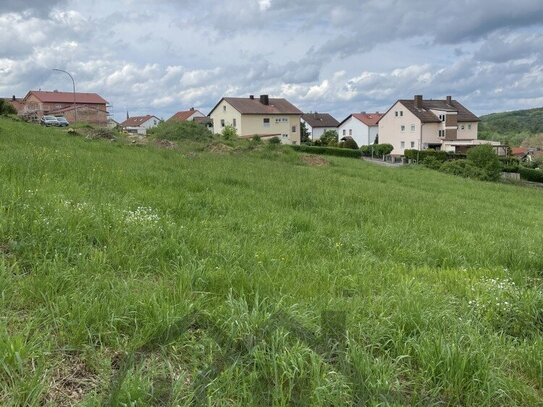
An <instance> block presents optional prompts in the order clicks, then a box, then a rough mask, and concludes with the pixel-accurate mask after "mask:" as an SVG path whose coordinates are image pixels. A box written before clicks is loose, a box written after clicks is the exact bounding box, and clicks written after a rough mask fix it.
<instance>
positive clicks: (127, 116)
mask: <svg viewBox="0 0 543 407" xmlns="http://www.w3.org/2000/svg"><path fill="white" fill-rule="evenodd" d="M128 119H130V115H129V114H128V110H127V111H126V120H128Z"/></svg>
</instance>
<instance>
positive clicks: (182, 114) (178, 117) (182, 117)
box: [168, 109, 204, 122]
mask: <svg viewBox="0 0 543 407" xmlns="http://www.w3.org/2000/svg"><path fill="white" fill-rule="evenodd" d="M194 113H200V114H201V115H202V116H204V114H203V113H202V112H200V111H199V110H194V109H192V110H185V111H182V112H177V113H176V114H174V115H173V116H172V117H170V118H169V119H168V121H170V120H178V121H180V122H184V121H185V120H187V119H188V118H189V117H191V116H192V115H193V114H194Z"/></svg>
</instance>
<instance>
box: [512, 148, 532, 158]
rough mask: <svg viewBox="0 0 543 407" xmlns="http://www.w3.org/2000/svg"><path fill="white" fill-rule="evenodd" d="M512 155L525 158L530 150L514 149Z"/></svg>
mask: <svg viewBox="0 0 543 407" xmlns="http://www.w3.org/2000/svg"><path fill="white" fill-rule="evenodd" d="M511 154H513V155H514V156H521V157H523V156H525V155H526V154H528V149H527V148H524V147H513V148H512V149H511Z"/></svg>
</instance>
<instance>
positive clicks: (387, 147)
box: [360, 144, 394, 158]
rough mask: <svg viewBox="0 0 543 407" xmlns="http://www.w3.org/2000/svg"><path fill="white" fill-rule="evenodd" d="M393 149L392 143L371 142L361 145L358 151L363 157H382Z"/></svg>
mask: <svg viewBox="0 0 543 407" xmlns="http://www.w3.org/2000/svg"><path fill="white" fill-rule="evenodd" d="M392 150H394V147H393V146H392V144H372V145H369V146H362V147H361V148H360V151H361V152H362V155H363V156H364V157H371V156H372V155H373V156H374V157H379V158H380V157H383V156H385V155H387V154H390V153H391V152H392Z"/></svg>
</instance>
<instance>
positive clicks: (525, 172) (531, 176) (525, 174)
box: [518, 166, 543, 182]
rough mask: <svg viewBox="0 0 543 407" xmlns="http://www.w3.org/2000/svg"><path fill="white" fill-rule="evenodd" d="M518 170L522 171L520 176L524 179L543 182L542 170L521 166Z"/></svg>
mask: <svg viewBox="0 0 543 407" xmlns="http://www.w3.org/2000/svg"><path fill="white" fill-rule="evenodd" d="M518 172H519V173H520V178H522V179H523V180H526V181H531V182H543V171H542V170H533V169H531V168H526V167H523V166H520V167H519V171H518Z"/></svg>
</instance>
